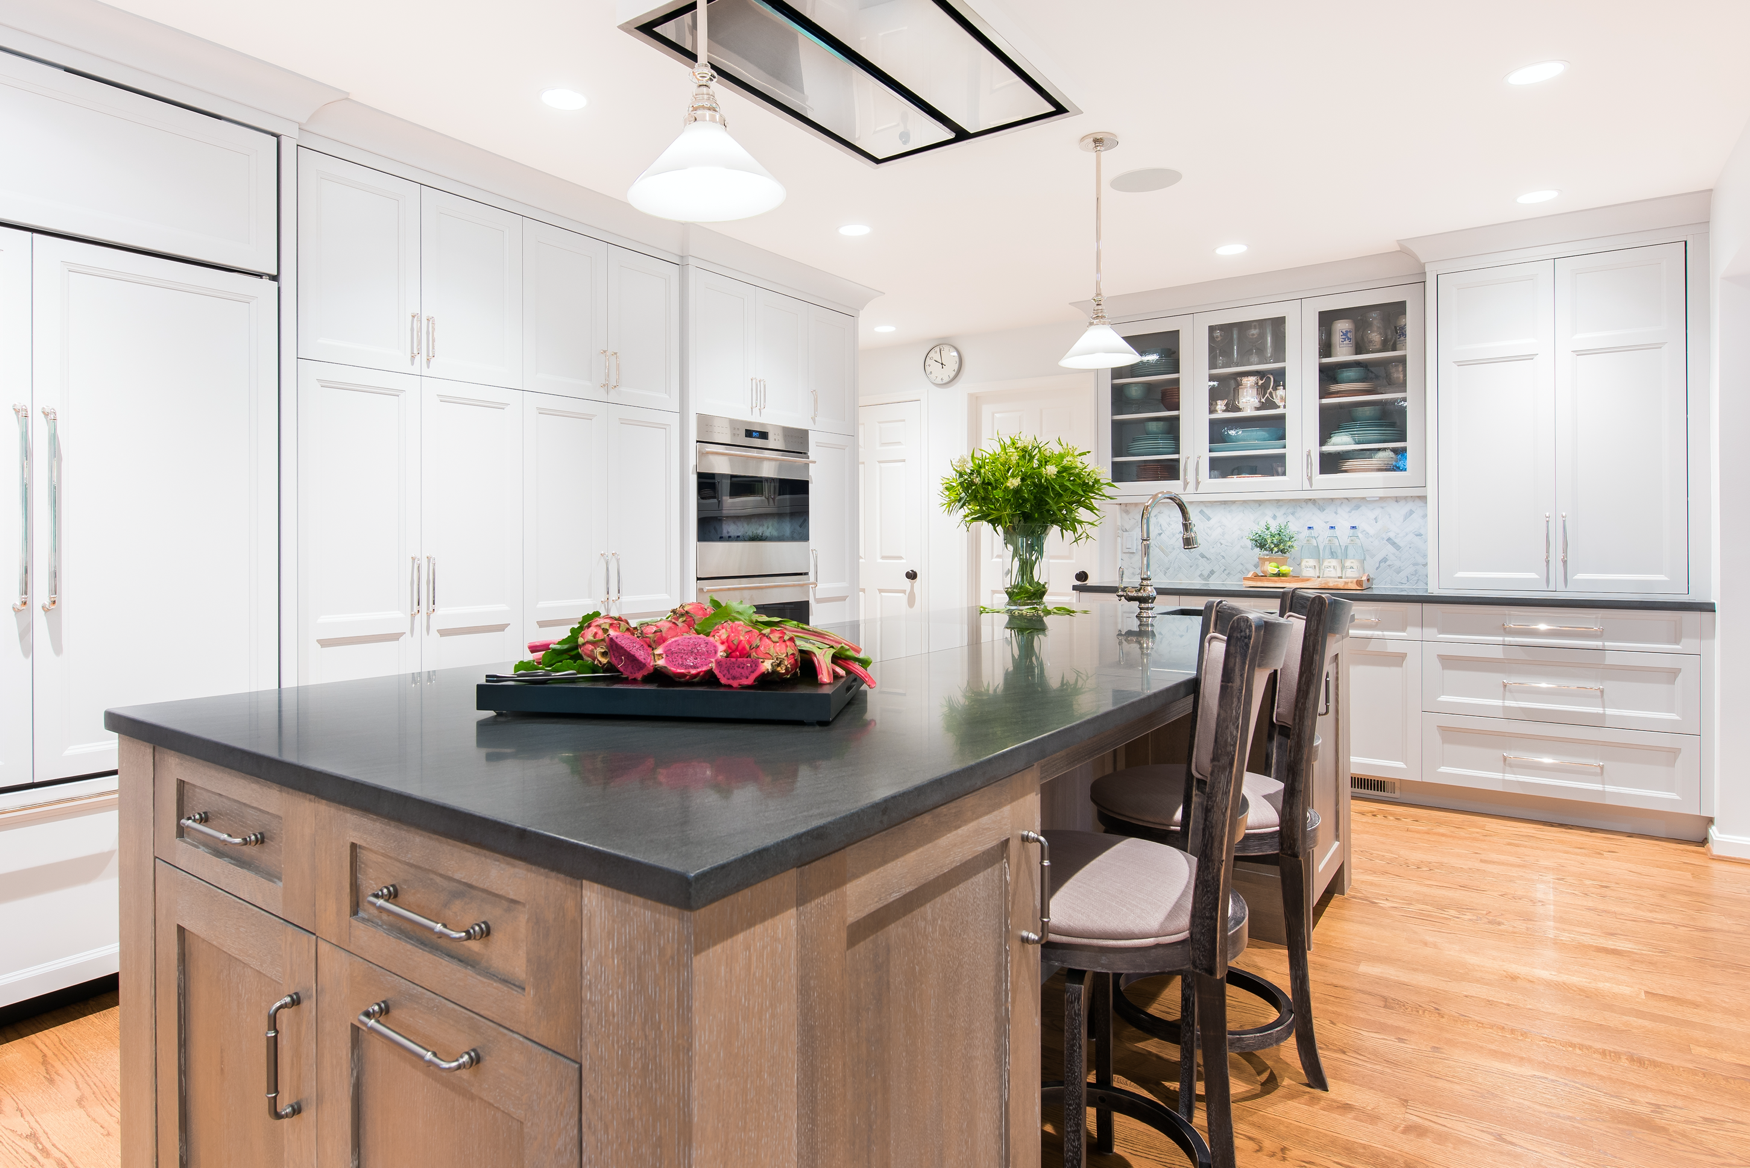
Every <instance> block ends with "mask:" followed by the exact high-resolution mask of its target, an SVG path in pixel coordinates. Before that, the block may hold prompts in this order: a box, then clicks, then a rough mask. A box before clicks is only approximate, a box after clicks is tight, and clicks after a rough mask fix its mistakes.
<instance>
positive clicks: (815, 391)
mask: <svg viewBox="0 0 1750 1168" xmlns="http://www.w3.org/2000/svg"><path fill="white" fill-rule="evenodd" d="M808 392H809V393H810V394H812V395H813V397H814V411H813V412H812V413H810V414H809V415H808V420H809V421H810V422H818V421H820V391H819V390H818V389H811V390H809V391H808Z"/></svg>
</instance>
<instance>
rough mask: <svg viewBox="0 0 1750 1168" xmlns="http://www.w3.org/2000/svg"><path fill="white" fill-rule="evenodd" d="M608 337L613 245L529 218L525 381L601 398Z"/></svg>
mask: <svg viewBox="0 0 1750 1168" xmlns="http://www.w3.org/2000/svg"><path fill="white" fill-rule="evenodd" d="M607 337H608V245H607V244H605V243H603V242H602V241H601V240H599V239H591V238H590V237H589V236H587V235H579V234H578V233H577V232H575V231H565V230H563V229H561V228H558V227H551V226H548V225H547V224H545V223H537V222H535V221H534V220H533V219H525V220H523V383H524V384H525V385H527V386H528V388H530V389H533V390H540V391H541V392H543V393H559V394H564V395H565V396H567V397H593V398H600V397H602V396H603V395H604V394H605V393H606V392H607V390H606V389H605V388H604V387H605V386H606V385H607V371H606V369H605V367H604V360H605V358H604V356H603V353H604V351H605V350H606V349H607V347H608V340H607Z"/></svg>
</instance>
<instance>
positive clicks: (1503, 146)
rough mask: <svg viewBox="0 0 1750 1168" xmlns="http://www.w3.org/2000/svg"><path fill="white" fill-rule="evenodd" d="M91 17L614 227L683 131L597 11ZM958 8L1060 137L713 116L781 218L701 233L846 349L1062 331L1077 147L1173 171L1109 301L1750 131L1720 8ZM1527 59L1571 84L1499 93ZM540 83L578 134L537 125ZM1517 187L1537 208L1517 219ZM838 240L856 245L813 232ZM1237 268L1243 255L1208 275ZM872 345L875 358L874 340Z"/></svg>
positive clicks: (1526, 2) (1115, 236)
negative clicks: (813, 298)
mask: <svg viewBox="0 0 1750 1168" xmlns="http://www.w3.org/2000/svg"><path fill="white" fill-rule="evenodd" d="M114 2H115V3H117V4H118V6H119V7H121V8H124V9H127V10H129V11H132V12H135V13H137V14H139V15H142V16H146V17H149V18H151V19H153V20H158V21H161V22H163V23H165V24H168V25H171V26H173V27H176V28H180V29H183V30H185V31H187V32H191V33H194V34H196V35H198V36H201V37H205V38H207V39H209V40H212V41H216V42H218V43H220V44H222V45H226V46H228V47H230V48H234V49H237V50H240V51H242V52H245V53H248V54H251V55H252V56H255V57H259V58H262V59H264V60H267V61H271V62H273V63H274V64H277V65H280V66H283V67H285V68H287V69H291V70H293V71H294V72H297V73H302V74H304V75H306V76H308V77H311V78H313V79H315V80H318V81H322V82H326V83H328V84H330V85H334V86H337V87H339V88H341V89H343V90H346V91H348V92H349V93H350V94H351V95H352V97H353V99H355V100H357V101H360V102H363V103H365V104H367V105H371V106H375V107H377V108H379V109H381V110H384V111H386V112H388V113H392V114H395V115H398V116H400V117H403V118H406V119H408V120H410V121H413V122H417V123H419V124H421V125H424V126H428V127H430V128H432V129H434V130H438V131H440V132H442V133H445V134H448V135H450V136H452V137H455V138H458V139H461V140H463V141H465V142H469V143H472V144H474V145H476V146H480V147H483V148H485V149H487V150H491V151H493V152H495V153H498V154H501V155H504V156H506V157H508V158H511V159H514V160H516V161H518V162H522V163H525V164H527V165H530V166H533V167H536V168H538V169H540V170H544V171H547V172H550V173H552V174H555V175H558V176H560V177H562V178H565V179H569V180H571V181H573V182H576V183H579V184H581V185H583V186H586V187H590V188H593V189H595V190H597V191H601V192H604V193H607V194H610V195H613V196H614V197H616V198H624V197H625V191H626V188H627V187H628V186H629V185H630V184H631V182H632V180H633V179H634V178H636V177H637V175H638V174H639V172H640V171H642V170H643V169H644V167H645V166H647V165H648V164H649V163H650V161H651V160H652V159H653V158H655V156H656V155H657V154H658V153H659V152H660V151H661V150H662V148H663V147H664V146H666V145H667V144H668V142H669V141H670V140H671V139H672V138H673V137H674V135H675V134H676V133H677V132H678V130H679V127H680V120H681V116H682V114H683V113H684V110H685V105H686V98H687V95H688V93H689V90H690V87H691V81H690V79H689V78H688V76H687V73H686V71H685V69H684V68H683V67H681V66H680V65H678V64H676V63H675V62H673V61H672V60H670V59H669V58H667V57H664V56H663V55H661V54H660V53H658V52H657V51H656V50H655V49H654V48H651V47H649V46H647V45H646V44H643V43H641V42H640V41H638V40H636V39H634V38H633V37H632V36H630V35H628V34H626V33H624V32H621V31H620V30H619V28H618V24H619V21H620V14H619V13H618V12H617V10H616V5H615V3H614V0H508V2H506V0H501V2H500V3H497V4H493V5H485V4H481V3H479V2H478V0H467V2H462V0H423V2H422V3H419V4H407V3H406V2H405V0H296V2H295V3H286V2H284V0H114ZM971 3H972V5H973V7H974V9H975V10H977V11H979V12H980V13H981V14H983V15H986V16H987V17H988V18H989V19H990V20H991V21H992V23H993V24H995V25H996V26H997V27H998V28H999V30H1001V31H1004V32H1005V33H1007V34H1008V35H1010V36H1011V38H1012V39H1013V40H1014V42H1015V43H1016V45H1017V47H1018V48H1019V49H1020V50H1021V51H1022V52H1023V53H1024V54H1026V55H1028V56H1029V57H1030V58H1031V59H1032V62H1033V64H1034V65H1035V66H1036V67H1038V68H1039V69H1040V70H1041V72H1043V73H1045V75H1046V76H1048V77H1049V78H1050V79H1051V80H1052V81H1053V82H1055V83H1056V84H1057V85H1058V86H1059V87H1060V88H1061V89H1062V90H1063V91H1064V92H1065V93H1067V94H1068V96H1069V98H1070V100H1071V101H1073V102H1074V103H1075V104H1076V105H1077V106H1079V107H1080V108H1081V109H1082V110H1084V111H1085V112H1084V113H1083V114H1081V115H1080V116H1077V117H1073V118H1068V119H1065V120H1062V121H1058V122H1054V123H1051V124H1048V125H1043V126H1037V127H1032V128H1027V129H1022V130H1019V131H1015V132H1013V133H1009V134H1006V135H1002V136H998V137H995V138H991V139H988V140H984V141H980V142H974V143H971V144H968V145H963V146H955V147H949V148H946V149H943V150H940V151H936V152H934V153H931V154H927V155H923V156H920V157H918V158H914V159H910V160H907V161H903V162H896V163H893V164H890V165H888V166H885V167H883V168H881V169H880V170H875V169H872V168H870V167H869V166H867V165H865V164H864V163H862V162H859V161H857V160H855V159H853V158H851V157H849V156H847V155H845V154H843V153H841V152H840V151H839V150H837V149H836V148H834V147H832V146H830V145H827V144H826V143H823V142H821V141H820V140H818V139H816V138H814V137H812V136H810V135H809V134H807V133H805V132H804V131H802V130H801V129H799V128H797V127H796V126H794V125H792V124H790V123H788V122H786V121H784V120H782V119H781V118H779V117H778V116H777V115H775V114H773V113H770V112H768V111H767V110H766V109H765V108H764V107H761V106H757V105H755V104H754V103H752V102H751V101H748V100H746V99H744V98H742V97H740V96H739V95H738V94H735V93H733V92H726V93H724V94H723V95H722V96H723V104H724V108H725V112H726V113H727V115H728V117H729V124H730V129H731V131H732V132H733V133H734V134H735V135H736V137H737V138H738V139H740V141H741V142H742V143H743V145H745V146H746V147H747V148H748V149H749V150H751V151H752V152H753V154H754V156H755V157H757V158H758V159H759V160H760V161H761V162H762V163H764V164H765V166H766V167H767V168H768V169H769V170H771V171H772V172H773V173H774V174H776V175H777V176H778V177H779V178H780V179H781V180H782V181H783V182H784V183H785V185H786V186H787V187H788V188H789V192H790V197H789V200H788V201H787V202H786V203H785V204H784V205H783V206H782V207H780V208H779V209H778V210H776V211H773V212H771V213H769V214H767V215H764V216H761V217H759V218H756V219H752V220H744V221H741V222H738V223H728V224H718V225H714V227H715V229H717V230H721V231H723V232H725V233H726V234H729V235H732V236H735V237H736V238H739V239H742V240H745V241H746V242H748V243H752V244H756V245H758V246H760V247H763V248H767V249H769V250H771V251H774V252H778V253H780V254H783V255H786V256H789V257H791V258H793V259H796V260H799V261H801V262H804V263H807V264H811V265H813V266H815V267H819V268H823V269H826V270H828V271H831V272H833V273H835V274H838V275H840V276H844V277H846V278H848V279H852V280H855V281H857V282H859V283H862V284H866V285H870V286H872V287H875V288H880V289H882V290H883V291H884V293H885V295H883V296H881V297H879V298H878V299H876V300H874V301H873V302H871V303H870V304H869V306H868V307H867V309H866V310H865V312H864V317H863V322H864V323H863V330H864V335H863V343H864V344H865V345H866V346H868V345H885V344H890V343H915V342H917V341H919V340H922V339H925V338H931V337H940V336H945V335H949V334H965V333H970V332H979V331H985V330H993V329H1005V328H1014V327H1018V326H1024V325H1028V324H1035V323H1041V322H1045V321H1053V320H1065V319H1073V318H1074V317H1075V315H1076V313H1075V310H1074V309H1072V308H1070V307H1068V304H1069V302H1070V301H1072V300H1080V299H1085V298H1086V297H1087V296H1088V295H1089V294H1090V292H1091V291H1092V288H1091V280H1092V276H1091V273H1092V254H1091V247H1092V206H1091V201H1092V200H1091V195H1092V186H1093V181H1092V172H1091V167H1092V159H1091V157H1090V156H1089V155H1087V154H1085V153H1082V152H1080V151H1079V150H1077V149H1076V140H1077V139H1078V138H1080V137H1081V136H1082V135H1083V134H1086V133H1089V132H1091V131H1093V130H1111V131H1115V132H1116V133H1117V134H1118V135H1119V136H1120V138H1121V140H1122V145H1121V146H1120V148H1119V149H1118V150H1117V151H1116V152H1114V153H1113V154H1111V155H1109V156H1108V157H1107V159H1106V162H1107V165H1108V167H1109V168H1110V169H1109V170H1108V178H1110V177H1111V175H1112V174H1115V173H1118V172H1121V171H1124V170H1130V169H1134V168H1137V167H1145V166H1166V167H1172V168H1173V169H1176V170H1180V171H1183V172H1184V174H1185V179H1184V181H1183V182H1181V183H1179V184H1178V185H1177V186H1174V187H1171V188H1169V189H1167V190H1164V191H1157V192H1152V193H1147V194H1120V193H1116V192H1110V191H1109V192H1108V193H1107V198H1106V212H1107V213H1106V241H1107V250H1106V291H1107V292H1108V294H1115V293H1124V292H1136V291H1143V290H1146V289H1151V288H1160V287H1166V286H1172V285H1178V284H1186V283H1193V282H1198V281H1203V280H1209V279H1215V278H1218V277H1221V276H1227V275H1240V274H1244V273H1249V272H1262V271H1270V270H1274V269H1277V268H1288V267H1296V266H1299V265H1303V264H1311V263H1318V262H1321V261H1325V260H1333V259H1342V258H1346V257H1351V256H1357V255H1365V254H1370V253H1375V252H1381V251H1389V250H1392V249H1394V248H1395V246H1396V241H1397V240H1398V239H1402V238H1408V237H1412V236H1417V235H1425V234H1430V233H1434V232H1441V231H1448V230H1455V229H1458V228H1463V227H1472V226H1478V225H1481V224H1486V223H1495V222H1500V221H1504V220H1510V219H1518V218H1529V217H1532V216H1535V215H1540V214H1552V213H1557V212H1562V211H1572V210H1577V209H1580V208H1584V207H1597V206H1606V205H1609V204H1613V203H1622V202H1629V201H1632V200H1637V199H1645V198H1651V197H1654V196H1658V195H1666V194H1674V193H1679V192H1685V191H1693V190H1703V189H1706V188H1708V187H1710V186H1712V185H1713V182H1714V178H1715V176H1716V175H1717V174H1718V173H1719V170H1720V167H1721V165H1722V164H1723V163H1724V161H1725V158H1726V156H1727V154H1728V153H1729V151H1730V149H1731V147H1732V144H1733V143H1734V142H1735V141H1736V140H1737V137H1738V135H1739V133H1740V132H1741V130H1742V129H1743V128H1744V125H1745V122H1746V120H1747V119H1750V69H1745V68H1743V66H1742V46H1743V45H1744V44H1745V43H1746V42H1747V40H1750V4H1746V3H1744V2H1743V0H1673V2H1669V3H1665V4H1662V5H1656V6H1648V5H1646V4H1644V3H1640V2H1638V0H1637V2H1631V0H1511V2H1509V0H1467V3H1464V4H1462V5H1459V4H1406V3H1404V2H1403V0H1345V2H1343V3H1340V4H1333V3H1324V2H1319V3H1307V2H1304V0H1253V2H1252V3H1248V4H1244V5H1239V4H1221V3H1215V4H1212V3H1208V2H1207V0H1205V2H1201V3H1191V2H1185V0H1101V2H1100V3H1097V4H1093V3H1064V0H971ZM637 6H638V5H633V7H637ZM1550 58H1562V59H1566V60H1567V61H1569V62H1571V64H1572V67H1571V68H1570V69H1569V71H1568V72H1567V73H1566V74H1564V75H1563V76H1561V77H1559V78H1557V79H1556V80H1554V81H1551V82H1547V83H1544V84H1542V85H1537V86H1531V87H1525V88H1516V87H1512V86H1508V85H1506V84H1505V83H1504V82H1503V80H1502V79H1503V77H1504V76H1505V75H1506V74H1507V73H1508V72H1509V71H1510V70H1511V69H1513V68H1515V67H1517V66H1520V65H1524V64H1528V63H1531V62H1535V61H1541V60H1547V59H1550ZM554 86H566V87H569V88H573V89H576V90H578V91H580V92H582V93H584V94H585V95H587V96H588V98H589V105H588V107H587V108H586V109H584V110H581V111H579V112H577V113H560V112H558V111H555V110H552V109H549V108H547V107H546V106H545V105H543V104H541V102H540V100H539V94H540V93H541V91H542V90H543V89H547V88H551V87H554ZM720 88H721V87H720ZM1542 187H1554V188H1559V189H1560V190H1561V192H1562V195H1561V197H1560V198H1559V199H1557V200H1555V201H1553V202H1549V203H1543V204H1540V205H1538V206H1535V207H1524V206H1520V205H1518V204H1516V203H1515V202H1514V199H1515V197H1516V196H1517V195H1519V194H1521V193H1523V192H1525V191H1528V190H1533V189H1537V188H1542ZM851 222H862V223H867V224H869V225H870V226H872V227H873V228H874V231H873V232H872V233H871V234H869V235H867V236H864V237H862V238H860V239H851V238H846V237H843V236H841V235H839V234H838V231H837V229H838V227H839V226H840V225H841V224H844V223H851ZM1233 241H1239V242H1244V243H1246V244H1248V245H1249V248H1250V250H1248V251H1247V252H1246V253H1245V254H1244V255H1241V256H1237V257H1218V256H1216V255H1215V254H1213V253H1214V249H1215V247H1216V246H1217V245H1218V244H1223V243H1228V242H1233ZM884 323H885V324H893V325H895V326H897V331H895V332H893V333H891V334H887V335H884V336H876V335H875V334H873V333H871V332H870V329H871V328H872V326H873V325H875V324H884Z"/></svg>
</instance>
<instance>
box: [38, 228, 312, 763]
mask: <svg viewBox="0 0 1750 1168" xmlns="http://www.w3.org/2000/svg"><path fill="white" fill-rule="evenodd" d="M32 249H33V268H34V277H33V297H32V300H33V306H32V307H33V331H34V340H33V345H32V363H33V368H34V374H33V383H34V387H35V403H34V404H35V406H36V410H37V413H36V417H35V418H33V423H34V424H35V425H36V427H37V430H36V434H37V441H36V443H35V447H36V450H37V451H39V452H40V462H39V465H40V466H41V468H42V469H41V471H40V473H39V475H38V479H39V481H40V482H42V483H43V484H44V489H43V490H40V491H36V492H33V498H32V509H33V512H34V515H33V522H32V527H33V531H34V533H35V538H34V541H33V542H34V549H33V554H34V559H35V563H34V565H33V570H32V575H33V576H34V577H35V578H36V580H37V581H40V583H38V584H37V585H36V587H35V594H34V595H33V597H32V600H33V610H32V611H33V616H34V619H35V621H36V629H35V633H34V636H33V660H34V678H35V687H34V688H35V735H34V737H35V754H36V774H35V778H36V780H37V781H39V782H41V781H44V780H47V779H57V778H68V777H72V776H76V775H89V774H94V773H99V772H103V771H110V770H114V769H115V768H116V739H115V736H114V735H113V734H111V733H110V732H109V731H107V730H105V729H104V728H103V712H104V710H106V709H108V708H110V707H112V706H127V705H137V704H140V703H145V702H156V701H167V700H171V699H176V698H191V697H203V696H207V695H211V694H220V693H235V692H238V691H243V690H251V689H260V688H266V687H270V686H272V685H274V683H275V681H276V679H277V677H278V661H279V658H278V614H277V607H278V606H277V598H278V592H279V589H278V573H277V563H278V543H277V527H276V514H277V508H278V493H277V485H278V437H277V436H278V408H277V398H278V393H277V386H278V347H277V338H278V331H279V309H278V288H277V287H276V286H275V285H274V284H273V283H272V282H271V281H268V280H265V279H261V278H259V277H254V276H245V275H240V274H237V273H232V272H222V271H216V270H212V269H205V268H199V267H195V266H193V265H189V264H184V263H179V262H176V261H171V260H161V259H154V258H150V257H147V256H141V255H137V254H134V253H131V252H122V251H117V250H114V249H110V248H103V247H96V246H93V245H89V244H80V243H72V242H69V241H66V240H60V239H53V238H49V237H46V236H39V237H37V238H36V239H35V240H34V241H33V245H32ZM45 408H47V409H50V410H53V411H54V412H55V415H56V416H55V423H54V429H55V432H56V435H57V440H58V445H59V464H60V465H59V476H60V490H59V492H58V497H55V496H56V493H55V492H52V491H51V490H50V489H48V484H49V483H50V481H51V477H50V476H51V474H52V473H53V468H52V466H51V463H52V462H53V459H52V457H51V452H50V443H49V440H48V434H49V420H48V419H47V418H46V417H44V415H43V412H42V411H43V410H44V409H45ZM51 506H52V507H53V510H54V511H55V512H56V515H55V523H54V525H53V527H51V522H50V511H51ZM57 559H58V564H57V563H54V562H53V561H55V560H57ZM51 590H54V593H55V594H54V596H53V597H52V599H53V607H52V608H51V610H50V611H47V612H45V611H43V604H45V603H49V602H50V600H51Z"/></svg>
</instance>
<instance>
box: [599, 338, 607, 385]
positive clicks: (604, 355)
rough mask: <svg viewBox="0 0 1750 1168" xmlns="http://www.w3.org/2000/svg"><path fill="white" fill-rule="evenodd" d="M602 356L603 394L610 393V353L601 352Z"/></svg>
mask: <svg viewBox="0 0 1750 1168" xmlns="http://www.w3.org/2000/svg"><path fill="white" fill-rule="evenodd" d="M600 352H601V355H602V392H603V393H606V392H608V351H607V350H606V349H602V350H600Z"/></svg>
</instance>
